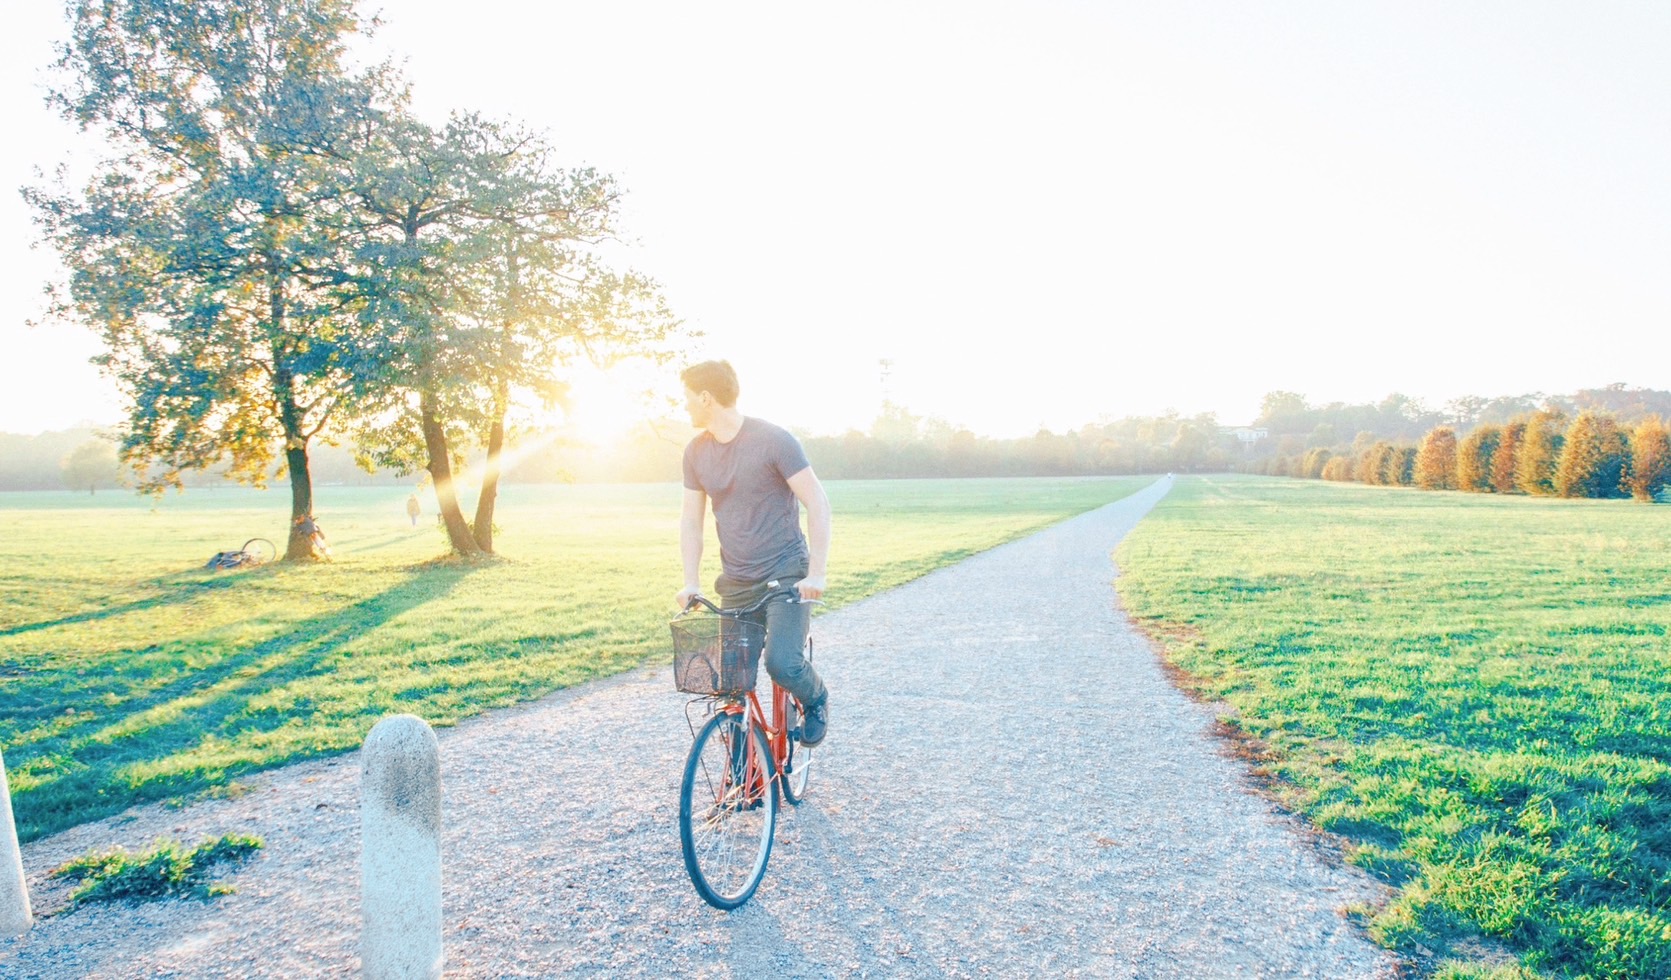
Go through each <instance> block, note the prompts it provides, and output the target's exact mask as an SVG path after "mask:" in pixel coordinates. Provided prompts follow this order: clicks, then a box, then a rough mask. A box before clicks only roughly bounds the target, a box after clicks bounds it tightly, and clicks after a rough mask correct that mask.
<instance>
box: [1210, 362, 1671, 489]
mask: <svg viewBox="0 0 1671 980" xmlns="http://www.w3.org/2000/svg"><path fill="white" fill-rule="evenodd" d="M1604 390H1605V391H1607V392H1609V393H1612V394H1616V395H1621V396H1622V395H1625V394H1627V393H1626V392H1624V391H1623V389H1622V388H1619V389H1604ZM1583 394H1584V393H1581V396H1582V395H1583ZM1629 394H1630V395H1631V396H1632V397H1631V398H1630V400H1629V401H1625V399H1623V398H1620V399H1619V400H1618V401H1623V402H1624V408H1623V412H1624V413H1625V414H1621V413H1620V411H1618V410H1615V409H1608V408H1599V407H1586V408H1582V409H1579V410H1578V411H1577V412H1576V413H1575V414H1572V415H1569V414H1568V413H1567V412H1566V411H1565V410H1563V409H1562V408H1561V407H1560V404H1561V403H1559V402H1554V401H1546V402H1545V404H1544V406H1543V407H1541V408H1538V409H1535V410H1533V411H1528V412H1523V413H1520V414H1516V415H1513V416H1511V417H1509V418H1507V419H1506V420H1504V421H1503V422H1501V423H1498V422H1495V421H1481V422H1478V423H1477V424H1475V425H1473V426H1472V427H1470V428H1466V429H1464V428H1461V427H1459V426H1456V425H1446V424H1441V425H1436V426H1434V427H1433V428H1431V429H1429V430H1428V431H1427V432H1425V433H1423V434H1422V435H1421V436H1420V438H1419V439H1416V440H1413V441H1403V440H1396V441H1395V440H1389V439H1382V438H1376V437H1375V435H1374V434H1373V433H1369V432H1361V433H1359V434H1358V436H1357V437H1356V438H1355V439H1354V440H1353V442H1352V443H1351V444H1349V445H1339V444H1336V445H1333V446H1311V447H1309V448H1305V449H1303V450H1302V451H1292V452H1286V453H1285V452H1281V451H1277V452H1275V453H1272V454H1270V455H1268V456H1264V457H1262V458H1260V459H1257V460H1253V461H1250V462H1249V463H1247V464H1246V465H1245V466H1244V467H1243V468H1244V469H1246V470H1247V471H1249V472H1254V473H1264V474H1269V475H1272V476H1292V477H1300V478H1307V479H1321V480H1332V481H1337V482H1357V483H1365V484H1370V485H1374V486H1407V487H1419V488H1422V489H1426V490H1462V491H1467V492H1473V493H1500V494H1524V495H1529V496H1542V497H1588V498H1603V499H1605V498H1620V497H1632V498H1634V499H1636V500H1639V501H1644V502H1651V501H1653V500H1655V499H1656V498H1658V496H1659V495H1660V494H1661V493H1662V492H1663V491H1664V490H1665V488H1666V486H1667V483H1668V481H1671V429H1668V427H1667V424H1666V422H1665V417H1664V416H1662V415H1660V414H1650V413H1648V410H1649V409H1651V408H1655V407H1658V406H1659V405H1660V404H1662V403H1663V401H1664V399H1663V398H1662V397H1661V396H1664V395H1666V393H1664V392H1649V391H1637V392H1632V393H1629ZM1574 401H1576V402H1577V403H1579V404H1582V403H1584V402H1586V401H1588V402H1589V403H1590V404H1592V405H1593V404H1594V403H1595V401H1597V400H1592V399H1587V398H1582V397H1581V398H1580V399H1575V400H1574ZM1572 403H1573V402H1568V403H1567V404H1572ZM1615 403H1616V404H1617V403H1618V402H1615ZM1290 448H1291V446H1290Z"/></svg>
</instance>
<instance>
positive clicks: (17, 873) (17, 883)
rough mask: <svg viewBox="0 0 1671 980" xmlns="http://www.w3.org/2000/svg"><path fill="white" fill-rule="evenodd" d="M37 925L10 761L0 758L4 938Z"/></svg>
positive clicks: (0, 922) (0, 880)
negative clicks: (16, 816)
mask: <svg viewBox="0 0 1671 980" xmlns="http://www.w3.org/2000/svg"><path fill="white" fill-rule="evenodd" d="M34 924H35V916H34V914H33V913H32V912H30V910H29V885H28V883H27V882H25V881H24V880H23V852H22V851H21V850H19V849H18V846H17V822H16V821H15V820H14V819H13V818H12V791H11V788H10V787H8V786H7V785H6V760H5V758H4V757H0V936H21V935H23V934H24V933H26V932H28V931H29V927H30V926H32V925H34Z"/></svg>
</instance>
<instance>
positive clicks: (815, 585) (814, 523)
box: [789, 466, 830, 599]
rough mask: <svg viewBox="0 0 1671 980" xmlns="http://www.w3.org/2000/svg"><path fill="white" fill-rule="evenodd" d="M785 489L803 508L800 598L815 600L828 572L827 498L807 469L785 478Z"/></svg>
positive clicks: (809, 469)
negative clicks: (804, 558) (804, 544)
mask: <svg viewBox="0 0 1671 980" xmlns="http://www.w3.org/2000/svg"><path fill="white" fill-rule="evenodd" d="M789 489H790V490H792V491H794V493H795V499H796V500H799V501H800V502H801V506H802V507H805V508H806V539H807V553H808V554H807V573H806V578H804V579H801V585H800V589H801V598H803V599H817V598H819V597H820V596H822V595H823V594H824V587H825V581H824V578H825V576H826V575H827V574H828V571H829V569H828V565H829V560H830V498H829V497H828V496H827V495H825V493H824V484H822V483H819V482H818V475H817V474H816V473H814V472H812V467H810V466H808V467H807V468H806V469H804V470H802V471H800V472H799V473H796V474H795V475H794V476H792V477H790V478H789Z"/></svg>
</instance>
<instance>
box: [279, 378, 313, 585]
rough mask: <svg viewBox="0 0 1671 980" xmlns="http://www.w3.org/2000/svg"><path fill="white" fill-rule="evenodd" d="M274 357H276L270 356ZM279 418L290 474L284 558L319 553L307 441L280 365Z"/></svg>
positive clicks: (310, 556)
mask: <svg viewBox="0 0 1671 980" xmlns="http://www.w3.org/2000/svg"><path fill="white" fill-rule="evenodd" d="M274 360H277V358H274ZM273 385H274V388H275V389H276V394H277V396H278V409H279V421H280V422H281V423H282V424H283V425H284V468H285V470H286V472H288V473H289V474H290V535H289V540H288V542H287V543H286V544H285V546H284V560H285V561H313V560H314V559H316V558H320V557H323V556H321V555H320V554H319V553H318V551H317V550H316V549H315V548H314V544H313V533H312V532H313V527H314V525H313V474H311V473H309V472H308V441H307V438H306V437H304V436H303V435H302V411H301V409H300V408H299V407H297V405H296V393H295V391H294V387H293V386H294V378H293V377H292V376H291V374H290V372H289V371H287V370H284V369H283V368H280V369H279V370H278V371H277V372H276V373H275V375H274V377H273Z"/></svg>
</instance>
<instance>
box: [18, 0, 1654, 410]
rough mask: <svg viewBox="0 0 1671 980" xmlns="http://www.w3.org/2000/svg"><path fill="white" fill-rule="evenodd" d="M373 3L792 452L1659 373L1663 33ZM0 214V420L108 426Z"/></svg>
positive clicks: (25, 69) (1525, 17) (21, 80)
mask: <svg viewBox="0 0 1671 980" xmlns="http://www.w3.org/2000/svg"><path fill="white" fill-rule="evenodd" d="M57 6H58V5H57V4H25V5H19V6H18V8H17V9H15V10H12V11H9V12H8V31H7V32H6V34H5V36H4V38H3V40H0V54H3V55H4V57H0V71H3V73H4V74H3V75H0V78H3V80H4V81H3V84H4V85H5V91H6V96H7V97H6V101H5V103H4V104H5V106H6V109H5V112H6V113H7V116H8V118H7V120H6V121H7V131H8V134H9V138H8V139H7V140H6V141H5V146H4V148H3V150H0V167H3V171H0V173H3V176H4V178H5V180H6V181H7V182H8V183H9V185H10V186H11V187H17V186H19V185H21V184H24V183H27V182H29V181H30V180H31V178H30V175H29V170H30V167H32V166H34V165H43V166H48V167H50V166H51V165H53V164H54V163H56V162H57V160H59V159H60V158H62V157H63V155H64V154H65V153H66V152H67V150H65V149H64V147H66V146H67V145H68V139H67V137H66V135H65V133H66V132H67V130H66V128H65V127H64V126H63V125H62V124H60V123H58V122H57V121H56V120H54V119H53V118H52V117H50V116H49V115H48V114H47V113H46V111H45V110H44V109H43V108H41V107H40V100H39V98H38V96H37V94H36V90H35V86H36V84H37V76H36V72H35V71H34V66H40V65H44V64H46V63H47V62H48V61H49V60H50V51H49V44H50V43H51V40H52V39H54V38H56V37H58V36H60V35H62V34H63V28H62V27H61V26H60V24H59V22H58V16H59V15H58V12H57V9H56V8H57ZM381 9H382V13H383V19H384V21H385V27H384V29H383V32H382V35H381V41H380V43H381V44H382V45H383V46H384V48H385V49H387V50H389V51H391V52H394V53H396V54H397V55H399V56H401V57H403V58H404V59H405V61H406V68H407V72H408V75H409V77H410V78H411V80H412V81H413V83H414V85H415V87H416V94H417V97H418V107H419V109H420V111H422V112H424V113H425V114H427V115H432V116H435V117H437V118H440V117H443V116H444V115H445V113H446V112H447V111H448V110H450V109H454V108H464V109H478V110H482V111H484V112H486V113H488V114H490V115H498V116H504V117H511V118H515V119H519V120H522V121H525V122H527V123H530V124H532V125H535V126H538V127H544V128H547V129H548V130H549V132H550V133H551V135H552V136H553V138H554V141H555V142H556V144H557V145H558V146H559V147H560V148H561V149H562V151H563V152H564V153H565V154H566V156H567V158H568V159H569V160H570V161H572V162H573V163H576V164H579V163H589V164H593V165H596V166H598V167H601V168H603V169H606V170H609V171H612V172H614V173H615V174H617V175H618V176H619V177H620V178H621V179H622V181H623V183H624V184H625V186H626V187H627V189H628V191H629V195H630V196H629V198H628V212H627V215H626V227H627V229H628V231H629V232H630V233H631V234H632V235H633V236H635V238H636V247H635V248H634V249H633V263H634V265H636V266H637V267H638V268H640V269H641V270H642V271H645V272H648V273H650V274H652V275H654V276H656V277H657V278H658V279H660V280H661V282H662V283H663V285H664V287H665V290H666V292H667V295H668V297H669V300H670V302H671V304H672V306H673V308H674V309H675V311H676V312H677V313H679V314H680V315H681V316H683V317H684V318H685V319H686V320H687V322H688V323H690V324H691V325H692V326H694V327H696V328H698V329H701V330H703V331H705V332H706V334H707V336H706V338H705V340H704V341H703V347H702V349H701V350H700V351H698V352H697V353H698V354H700V355H703V356H723V357H728V358H730V359H731V361H732V362H733V363H734V364H735V365H736V366H737V368H738V371H739V373H740V374H741V376H742V381H743V391H744V394H743V401H742V406H741V407H742V408H743V410H744V411H745V412H748V413H750V414H758V415H761V416H764V417H767V418H770V419H772V420H774V421H777V422H780V423H782V424H785V425H791V426H799V427H803V428H806V429H810V430H812V431H816V432H839V431H842V430H844V429H846V428H849V427H858V428H864V427H866V426H868V424H869V423H870V421H871V420H872V419H873V418H874V417H875V415H876V412H877V409H878V407H879V405H880V402H881V400H882V398H883V396H884V390H886V392H887V393H888V394H891V396H892V398H893V399H894V400H895V401H897V402H900V403H902V404H904V405H905V406H907V407H908V408H910V409H911V410H913V411H915V412H918V413H920V414H924V415H932V416H938V417H941V418H945V419H947V420H949V421H952V422H955V423H959V424H963V425H967V426H969V427H971V428H973V429H975V430H976V431H978V432H983V433H987V434H993V435H1018V434H1026V433H1030V432H1032V431H1034V430H1036V429H1037V428H1038V427H1039V426H1041V425H1043V426H1047V427H1051V428H1055V429H1057V430H1062V429H1066V428H1071V427H1076V426H1078V425H1081V424H1083V423H1086V422H1090V421H1093V420H1096V419H1097V418H1099V417H1103V416H1110V417H1119V416H1124V415H1131V414H1151V413H1158V412H1162V411H1165V410H1167V409H1177V410H1179V411H1182V412H1186V413H1195V412H1202V411H1214V412H1217V413H1218V414H1219V416H1220V419H1221V421H1224V422H1229V423H1237V422H1243V421H1246V420H1248V419H1250V418H1251V417H1252V416H1253V414H1254V413H1255V412H1256V411H1257V408H1258V403H1259V398H1260V396H1261V395H1262V394H1263V393H1264V392H1266V391H1270V390H1274V389H1287V390H1294V391H1299V392H1302V393H1304V394H1306V395H1307V396H1308V397H1310V398H1311V399H1312V401H1314V402H1324V401H1332V400H1343V401H1351V402H1363V401H1374V400H1379V399H1380V398H1381V397H1383V396H1385V395H1386V394H1387V393H1389V392H1392V391H1402V392H1405V393H1407V394H1411V395H1414V396H1416V397H1419V398H1422V399H1424V400H1426V401H1428V402H1429V403H1430V404H1432V405H1435V406H1437V405H1439V404H1441V403H1443V402H1444V401H1445V400H1446V399H1449V398H1452V397H1456V396H1458V395H1462V394H1480V395H1487V396H1489V395H1498V394H1519V393H1522V392H1526V391H1546V392H1567V391H1572V390H1574V389H1577V388H1581V387H1594V386H1600V385H1604V384H1608V383H1611V382H1624V383H1626V384H1630V385H1646V386H1652V387H1666V386H1668V385H1671V378H1668V377H1667V376H1666V373H1665V365H1666V364H1667V363H1668V361H1671V330H1668V329H1667V328H1668V327H1671V273H1668V271H1667V270H1671V181H1668V180H1667V179H1666V175H1667V174H1671V57H1668V56H1667V54H1666V52H1667V51H1671V6H1667V5H1664V4H1648V3H1638V2H1630V3H1624V2H1601V3H1593V4H1570V3H1527V2H1512V3H1510V2H1501V3H1478V4H1455V3H1449V2H1426V3H1412V2H1403V0H1400V2H1385V3H1351V4H1342V3H1337V2H1330V0H1317V2H1298V0H1291V2H1285V3H1280V4H1247V3H1239V2H1230V0H1224V2H1218V3H1203V2H1170V0H1169V2H1167V3H1119V2H1102V3H1090V2H1065V0H1032V2H1022V0H1010V2H980V0H960V2H956V3H952V2H946V3H925V2H909V0H889V2H872V0H849V2H847V3H844V4H840V5H827V4H825V5H810V4H782V3H771V4H766V3H738V4H725V5H719V6H714V5H703V4H690V3H680V2H670V0H653V2H652V0H620V2H612V3H602V4H599V3H587V4H575V3H566V2H552V3H538V4H536V3H527V2H512V0H474V2H472V3H468V4H460V3H457V2H454V0H386V2H385V3H384V4H383V6H382V8H381ZM0 203H3V207H0V222H4V234H3V235H0V242H3V245H0V247H3V249H4V256H3V257H4V260H5V263H6V266H7V268H8V270H9V274H8V275H7V276H6V277H4V283H3V286H0V344H4V346H5V348H6V349H7V350H9V351H11V352H12V354H11V356H10V357H8V358H6V359H5V360H4V361H0V431H22V432H32V431H38V430H41V429H45V428H57V427H63V426H65V425H68V424H70V423H72V422H74V421H76V420H78V419H81V418H91V419H95V420H109V419H111V418H114V417H115V414H116V412H117V407H116V405H115V402H114V399H113V397H112V395H111V394H110V392H109V388H108V385H107V384H106V383H105V382H103V381H101V380H100V379H99V378H98V376H97V375H96V373H95V372H94V371H93V370H92V369H91V368H90V367H87V366H86V365H85V363H84V362H85V359H86V358H87V356H88V355H89V354H91V353H92V352H93V350H94V345H93V343H92V341H91V339H90V338H89V337H88V336H87V335H86V334H85V333H84V332H81V331H79V330H77V329H75V328H62V327H60V328H41V329H39V330H35V331H28V330H26V329H25V328H24V327H23V325H22V324H23V321H24V320H26V319H28V318H30V317H32V316H35V315H36V314H37V312H38V310H39V305H40V303H39V299H38V293H39V285H40V283H41V282H43V281H44V280H45V279H46V278H47V277H49V276H50V275H52V274H53V268H54V266H53V264H52V262H51V261H50V259H49V257H47V256H43V255H41V254H39V253H30V252H28V251H26V244H27V242H29V241H30V240H31V239H32V237H33V230H32V226H31V225H30V222H29V218H28V214H27V212H26V210H25V209H24V207H23V205H22V203H21V201H20V200H19V199H18V198H17V197H16V195H15V194H7V195H4V196H0ZM882 361H887V362H889V364H890V367H889V369H888V380H887V382H886V389H884V386H883V381H882V368H881V365H880V363H879V362H882ZM632 386H637V382H636V381H635V382H634V384H633V385H632ZM623 387H626V385H623ZM675 388H676V382H674V383H671V384H670V385H669V389H670V390H672V389H675ZM595 400H597V401H602V400H604V399H603V398H602V396H601V395H600V396H598V397H597V398H596V399H595Z"/></svg>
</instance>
